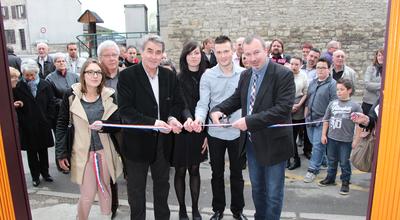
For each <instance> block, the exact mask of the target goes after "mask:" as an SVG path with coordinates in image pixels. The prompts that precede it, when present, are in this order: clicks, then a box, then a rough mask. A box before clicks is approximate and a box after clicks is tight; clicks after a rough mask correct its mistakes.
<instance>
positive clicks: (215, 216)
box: [210, 211, 224, 220]
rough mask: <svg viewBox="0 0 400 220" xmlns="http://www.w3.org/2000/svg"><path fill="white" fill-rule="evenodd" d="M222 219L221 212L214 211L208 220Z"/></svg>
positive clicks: (222, 214)
mask: <svg viewBox="0 0 400 220" xmlns="http://www.w3.org/2000/svg"><path fill="white" fill-rule="evenodd" d="M223 217H224V213H223V212H219V211H216V212H214V215H213V216H211V218H210V220H220V219H222V218H223Z"/></svg>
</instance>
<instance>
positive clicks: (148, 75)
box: [142, 63, 159, 80]
mask: <svg viewBox="0 0 400 220" xmlns="http://www.w3.org/2000/svg"><path fill="white" fill-rule="evenodd" d="M142 66H143V63H142ZM143 69H144V72H145V73H146V75H147V77H148V78H149V79H150V80H154V79H156V78H157V77H158V70H159V68H158V67H157V70H156V74H155V75H154V77H151V76H150V74H149V73H148V72H147V71H146V69H145V68H144V66H143Z"/></svg>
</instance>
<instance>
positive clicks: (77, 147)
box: [70, 83, 122, 184]
mask: <svg viewBox="0 0 400 220" xmlns="http://www.w3.org/2000/svg"><path fill="white" fill-rule="evenodd" d="M72 89H73V93H74V94H75V98H74V100H73V101H72V104H71V107H70V111H71V113H72V121H73V124H74V128H75V134H74V143H73V145H72V154H71V181H72V182H74V183H77V184H82V179H83V175H84V170H85V166H86V162H87V161H88V158H89V147H90V129H89V122H88V119H87V116H86V113H85V110H84V109H83V106H82V104H81V101H80V100H81V98H82V92H81V85H80V83H76V84H74V85H72ZM112 94H114V90H113V89H111V88H103V91H102V93H101V96H100V97H101V99H102V103H103V107H104V114H103V117H102V120H106V119H108V118H109V117H110V116H111V115H112V114H113V113H114V112H115V111H116V110H117V109H118V106H117V105H116V104H114V102H113V97H111V95H112ZM99 136H100V140H101V143H102V144H103V149H104V155H105V159H106V161H107V166H108V172H109V173H110V176H111V178H112V180H113V182H116V180H117V178H118V176H119V175H121V173H122V162H121V158H120V157H119V155H118V153H117V152H116V150H115V147H114V144H113V142H112V140H111V137H110V135H109V134H107V133H99Z"/></svg>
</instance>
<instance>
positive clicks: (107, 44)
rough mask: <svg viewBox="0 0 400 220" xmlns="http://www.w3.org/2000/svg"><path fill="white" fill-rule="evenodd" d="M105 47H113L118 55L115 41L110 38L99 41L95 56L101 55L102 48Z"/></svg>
mask: <svg viewBox="0 0 400 220" xmlns="http://www.w3.org/2000/svg"><path fill="white" fill-rule="evenodd" d="M106 48H114V50H115V51H116V52H117V54H118V55H119V54H120V51H119V47H118V45H117V43H115V42H114V41H112V40H106V41H103V42H101V44H100V45H99V46H98V47H97V57H101V54H102V53H103V50H104V49H106Z"/></svg>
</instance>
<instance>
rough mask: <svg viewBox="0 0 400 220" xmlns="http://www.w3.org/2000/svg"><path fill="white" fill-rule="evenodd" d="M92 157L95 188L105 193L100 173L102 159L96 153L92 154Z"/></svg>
mask: <svg viewBox="0 0 400 220" xmlns="http://www.w3.org/2000/svg"><path fill="white" fill-rule="evenodd" d="M92 156H93V169H94V173H95V176H96V183H97V186H98V188H99V189H100V191H101V192H102V193H106V192H107V189H106V188H105V187H104V183H103V181H102V177H103V175H102V172H101V171H102V170H101V159H102V158H101V157H100V154H98V153H97V152H94V153H93V154H92Z"/></svg>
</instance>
